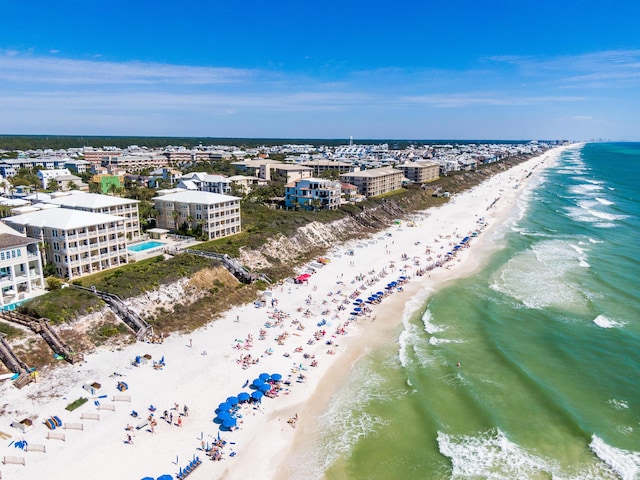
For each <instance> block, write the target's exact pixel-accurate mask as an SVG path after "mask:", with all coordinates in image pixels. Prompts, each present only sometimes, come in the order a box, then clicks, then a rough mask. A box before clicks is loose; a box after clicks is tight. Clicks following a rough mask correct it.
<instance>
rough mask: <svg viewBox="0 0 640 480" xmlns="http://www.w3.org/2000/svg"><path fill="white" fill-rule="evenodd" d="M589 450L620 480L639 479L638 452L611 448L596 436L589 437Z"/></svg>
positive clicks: (639, 464)
mask: <svg viewBox="0 0 640 480" xmlns="http://www.w3.org/2000/svg"><path fill="white" fill-rule="evenodd" d="M589 448H591V451H592V452H593V453H595V454H596V455H597V456H598V458H599V459H600V460H602V461H603V462H604V463H606V464H607V465H608V466H609V467H610V468H611V469H612V470H613V471H614V472H616V474H617V475H618V476H619V477H620V478H621V479H622V480H637V479H638V478H639V477H640V452H633V451H629V450H623V449H621V448H615V447H612V446H611V445H607V444H606V443H605V442H604V440H602V439H601V438H600V437H598V436H597V435H593V436H592V437H591V443H590V444H589Z"/></svg>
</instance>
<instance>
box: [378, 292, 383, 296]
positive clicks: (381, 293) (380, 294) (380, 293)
mask: <svg viewBox="0 0 640 480" xmlns="http://www.w3.org/2000/svg"><path fill="white" fill-rule="evenodd" d="M376 295H378V296H380V297H382V296H384V292H376Z"/></svg>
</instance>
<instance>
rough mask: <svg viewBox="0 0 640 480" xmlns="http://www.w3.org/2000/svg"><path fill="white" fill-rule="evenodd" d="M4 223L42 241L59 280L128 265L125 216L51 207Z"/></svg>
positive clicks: (6, 220)
mask: <svg viewBox="0 0 640 480" xmlns="http://www.w3.org/2000/svg"><path fill="white" fill-rule="evenodd" d="M4 222H5V223H6V224H7V225H9V226H10V227H11V228H13V229H15V230H17V231H18V232H20V233H22V234H25V235H28V236H29V237H32V238H35V239H39V240H40V241H41V242H42V245H43V248H44V250H45V255H46V258H47V260H48V261H49V262H51V263H53V264H54V265H55V268H56V275H57V276H59V277H62V278H67V279H68V280H72V279H74V278H78V277H81V276H83V275H88V274H91V273H95V272H100V271H102V270H106V269H109V268H113V267H117V266H120V265H124V264H126V263H127V241H126V237H125V226H124V224H125V219H124V218H123V217H119V216H115V215H107V214H104V213H93V212H85V211H80V210H73V209H69V208H50V209H46V210H39V211H37V212H31V213H25V214H23V215H17V216H14V217H8V218H5V219H4Z"/></svg>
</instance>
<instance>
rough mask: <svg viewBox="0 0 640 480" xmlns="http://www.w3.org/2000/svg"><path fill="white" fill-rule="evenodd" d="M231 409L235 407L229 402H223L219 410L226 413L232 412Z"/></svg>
mask: <svg viewBox="0 0 640 480" xmlns="http://www.w3.org/2000/svg"><path fill="white" fill-rule="evenodd" d="M231 407H233V405H231V404H230V403H229V402H222V403H221V404H220V405H218V410H220V411H221V412H223V411H224V412H226V411H229V410H231Z"/></svg>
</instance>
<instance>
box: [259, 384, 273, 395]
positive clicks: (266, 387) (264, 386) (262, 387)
mask: <svg viewBox="0 0 640 480" xmlns="http://www.w3.org/2000/svg"><path fill="white" fill-rule="evenodd" d="M269 390H271V385H269V384H268V383H263V384H262V385H260V387H259V388H258V391H259V392H262V393H267V392H268V391H269Z"/></svg>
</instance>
